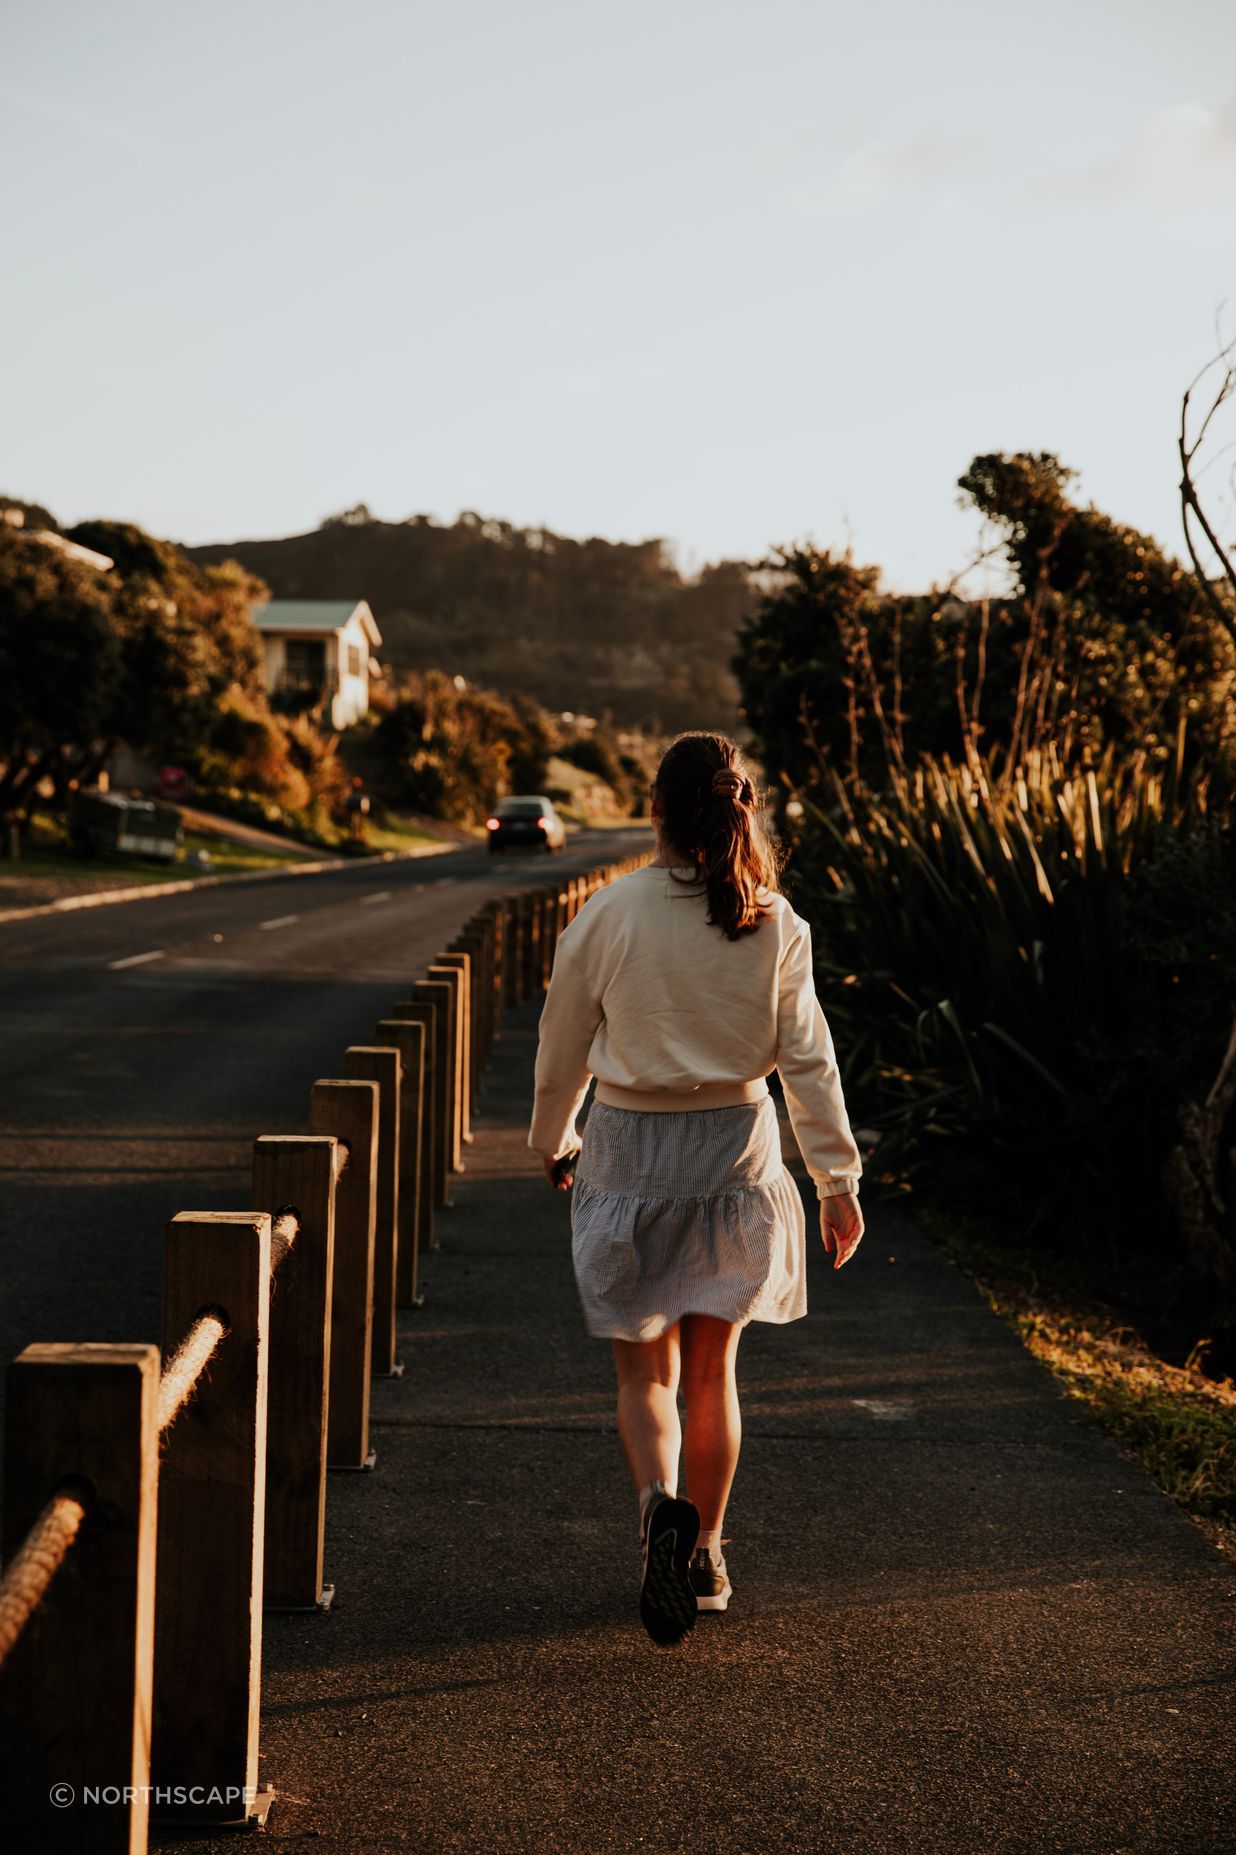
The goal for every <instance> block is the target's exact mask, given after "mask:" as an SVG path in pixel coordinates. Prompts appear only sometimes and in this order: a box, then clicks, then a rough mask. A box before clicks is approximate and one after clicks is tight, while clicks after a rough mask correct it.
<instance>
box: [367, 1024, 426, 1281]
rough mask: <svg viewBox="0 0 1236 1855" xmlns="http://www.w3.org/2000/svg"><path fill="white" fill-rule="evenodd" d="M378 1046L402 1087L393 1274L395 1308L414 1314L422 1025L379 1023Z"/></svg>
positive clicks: (421, 1159)
mask: <svg viewBox="0 0 1236 1855" xmlns="http://www.w3.org/2000/svg"><path fill="white" fill-rule="evenodd" d="M374 1036H375V1037H376V1038H377V1040H378V1042H379V1043H387V1044H392V1045H393V1046H394V1048H395V1049H396V1050H398V1052H399V1061H400V1064H401V1066H402V1073H403V1086H402V1090H401V1099H400V1103H399V1259H398V1268H397V1270H396V1272H395V1300H396V1303H397V1304H398V1305H399V1306H400V1307H409V1308H418V1307H421V1306H423V1305H424V1300H425V1297H424V1295H423V1294H422V1292H421V1285H420V1258H421V1176H422V1168H423V1166H424V1164H425V1146H424V1116H425V1046H426V1042H427V1040H428V1038H427V1032H426V1029H425V1026H424V1025H423V1024H416V1023H412V1022H411V1021H409V1020H406V1019H402V1020H401V1019H399V1018H398V1017H390V1018H383V1019H382V1020H381V1022H380V1023H379V1024H378V1025H377V1027H376V1028H375V1030H374Z"/></svg>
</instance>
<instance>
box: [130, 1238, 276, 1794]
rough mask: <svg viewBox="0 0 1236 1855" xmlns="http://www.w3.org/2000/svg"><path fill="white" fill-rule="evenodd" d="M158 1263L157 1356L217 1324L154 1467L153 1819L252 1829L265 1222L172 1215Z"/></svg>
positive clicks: (266, 1326)
mask: <svg viewBox="0 0 1236 1855" xmlns="http://www.w3.org/2000/svg"><path fill="white" fill-rule="evenodd" d="M163 1259H164V1260H163V1356H164V1358H165V1359H167V1358H170V1357H171V1355H172V1354H173V1353H174V1352H175V1350H176V1348H177V1347H178V1346H179V1345H180V1343H181V1341H182V1340H183V1339H184V1337H185V1335H186V1334H187V1333H188V1332H189V1330H190V1328H191V1327H192V1326H193V1324H194V1322H195V1321H196V1319H197V1318H198V1315H199V1314H201V1313H203V1312H204V1311H207V1310H209V1311H212V1312H213V1311H215V1310H218V1311H219V1312H220V1313H221V1314H222V1315H223V1317H224V1318H225V1320H226V1323H227V1327H226V1331H225V1333H224V1335H223V1338H222V1339H221V1340H220V1341H219V1344H218V1345H217V1346H216V1348H215V1350H214V1352H213V1353H212V1354H211V1357H210V1360H209V1363H208V1364H207V1366H206V1369H205V1371H203V1372H202V1373H201V1375H200V1376H199V1378H198V1381H197V1385H196V1387H195V1389H194V1391H193V1392H192V1394H191V1395H190V1398H189V1401H188V1403H187V1404H185V1405H184V1406H183V1407H182V1409H181V1410H180V1411H179V1412H178V1413H177V1414H176V1416H175V1418H174V1419H173V1421H172V1424H171V1428H170V1430H169V1431H168V1432H167V1441H166V1443H165V1445H164V1449H163V1459H162V1462H161V1464H160V1468H159V1551H158V1596H157V1600H156V1607H155V1683H154V1738H153V1741H152V1744H151V1784H152V1785H153V1786H154V1787H155V1794H154V1808H153V1810H152V1815H154V1816H155V1817H156V1818H158V1819H159V1820H160V1821H173V1822H180V1823H186V1822H201V1823H212V1824H215V1825H217V1826H219V1827H221V1828H222V1827H224V1826H228V1825H238V1824H258V1825H260V1824H261V1823H262V1822H264V1820H265V1817H266V1812H267V1810H268V1809H269V1807H270V1802H271V1792H270V1791H269V1790H259V1784H258V1720H259V1714H260V1709H261V1700H262V1559H263V1545H264V1539H263V1529H264V1526H265V1509H266V1415H267V1412H266V1404H267V1370H268V1346H269V1337H270V1218H269V1217H268V1216H267V1215H266V1213H265V1212H263V1211H216V1212H208V1211H182V1212H181V1213H180V1215H179V1216H178V1217H174V1218H173V1219H172V1221H171V1223H170V1224H169V1225H168V1227H167V1238H166V1242H165V1244H164V1250H163ZM198 1786H201V1791H200V1793H199V1794H198V1796H197V1799H196V1801H193V1800H192V1792H193V1791H194V1790H195V1789H196V1787H198ZM181 1787H184V1788H185V1789H186V1790H187V1791H188V1792H189V1793H190V1795H188V1796H186V1797H185V1798H184V1800H183V1801H182V1802H177V1801H176V1795H175V1794H176V1793H178V1792H179V1791H180V1789H181ZM160 1791H161V1792H162V1793H163V1797H164V1799H166V1801H161V1800H160V1796H159V1793H160Z"/></svg>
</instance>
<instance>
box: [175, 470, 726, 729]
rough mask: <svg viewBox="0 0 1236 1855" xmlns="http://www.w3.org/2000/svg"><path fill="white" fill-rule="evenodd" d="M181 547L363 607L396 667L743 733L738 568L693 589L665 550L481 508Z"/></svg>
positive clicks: (565, 704)
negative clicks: (737, 677) (522, 524)
mask: <svg viewBox="0 0 1236 1855" xmlns="http://www.w3.org/2000/svg"><path fill="white" fill-rule="evenodd" d="M185 552H186V553H187V554H188V555H189V556H190V557H191V558H192V559H193V560H197V561H201V562H210V561H221V560H238V561H240V562H241V563H242V564H243V565H244V566H246V567H248V568H249V569H250V571H251V572H253V573H256V574H258V575H260V576H261V578H262V579H263V580H265V581H266V583H267V585H268V586H269V587H270V589H271V592H272V595H273V596H274V597H275V598H277V599H351V598H360V599H367V600H368V602H369V605H370V606H371V608H372V610H373V614H374V617H375V618H376V619H377V621H378V624H379V626H380V627H381V631H382V637H383V645H382V651H381V657H382V661H383V662H384V663H386V664H388V665H390V666H391V668H392V669H394V670H395V671H400V670H410V669H424V668H431V667H432V668H438V669H443V670H446V671H448V672H450V673H452V674H453V673H459V674H461V675H463V676H466V677H467V678H468V679H469V680H470V681H472V682H478V683H483V684H489V685H491V686H492V687H494V688H496V689H500V690H502V691H504V692H505V693H508V694H512V693H515V692H516V691H524V692H526V693H527V694H528V695H531V696H534V697H536V698H537V700H538V701H540V702H543V703H544V704H545V705H546V707H547V708H550V709H553V710H555V711H560V710H563V709H570V710H574V711H576V712H580V713H588V714H594V715H603V714H606V713H608V714H609V715H610V716H611V717H612V720H613V721H614V722H615V723H616V724H618V725H620V726H639V725H646V726H650V727H654V728H657V729H659V730H674V729H679V728H697V727H721V728H725V729H727V730H732V729H734V728H736V727H737V726H738V725H739V715H738V707H737V704H738V691H737V685H736V684H735V682H734V679H733V677H732V675H731V674H730V671H729V667H728V660H729V658H730V657H731V656H732V654H733V651H734V648H735V636H734V634H735V629H736V627H737V625H738V623H739V621H740V619H741V618H742V617H743V616H744V615H745V613H746V612H747V611H748V610H749V608H750V606H751V605H752V603H753V595H752V592H751V588H750V583H749V577H748V576H749V569H748V567H747V565H746V564H745V563H744V562H741V561H723V562H721V563H719V564H718V565H716V566H712V567H706V568H704V569H703V571H702V572H701V573H700V574H699V576H698V577H697V578H696V579H694V580H684V579H683V578H682V576H681V574H680V573H679V572H678V569H677V567H676V566H675V564H674V562H673V559H672V558H671V556H670V554H669V551H668V549H667V547H666V545H665V543H664V542H663V541H660V540H651V541H641V542H623V541H604V540H601V539H598V538H592V539H589V540H585V541H574V540H570V539H569V538H566V537H564V536H561V535H556V534H553V533H551V532H550V531H549V530H547V529H535V528H527V529H525V528H516V527H514V526H513V525H512V524H511V523H509V522H503V521H498V520H494V519H492V518H487V517H482V516H480V515H475V514H472V513H471V512H466V513H465V514H463V515H461V516H460V518H459V520H458V521H456V522H453V523H451V524H449V525H448V524H443V523H438V522H436V521H434V520H433V519H432V518H431V517H429V516H423V515H420V516H413V517H411V518H410V519H409V520H408V521H406V522H379V521H375V520H374V519H373V517H372V516H371V515H370V514H369V512H368V510H367V509H365V508H364V507H363V506H361V507H360V508H357V509H352V510H348V511H347V512H346V514H343V515H339V516H333V517H331V518H329V519H328V520H327V521H325V522H323V524H322V526H321V527H320V528H317V529H314V530H313V532H312V533H310V534H304V535H289V536H286V537H284V538H283V539H281V540H267V541H256V540H254V541H231V542H218V543H212V544H210V545H209V546H205V547H190V548H186V550H185Z"/></svg>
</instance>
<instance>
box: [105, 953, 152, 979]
mask: <svg viewBox="0 0 1236 1855" xmlns="http://www.w3.org/2000/svg"><path fill="white" fill-rule="evenodd" d="M162 958H163V949H162V947H156V948H155V950H154V952H153V953H131V954H130V955H129V957H128V959H127V960H109V961H108V963H107V970H108V972H109V973H119V972H123V971H124V968H125V967H126V966H145V964H146V962H147V960H161V959H162Z"/></svg>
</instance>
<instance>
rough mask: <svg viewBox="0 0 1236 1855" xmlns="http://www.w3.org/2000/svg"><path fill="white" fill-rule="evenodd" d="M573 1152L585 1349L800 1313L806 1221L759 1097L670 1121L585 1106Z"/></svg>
mask: <svg viewBox="0 0 1236 1855" xmlns="http://www.w3.org/2000/svg"><path fill="white" fill-rule="evenodd" d="M582 1140H583V1144H582V1150H581V1152H580V1156H579V1160H578V1162H577V1164H576V1168H575V1184H574V1186H573V1188H572V1191H571V1257H572V1262H573V1264H574V1268H575V1281H576V1285H577V1287H578V1289H579V1298H580V1302H581V1304H582V1307H583V1313H584V1323H585V1325H586V1327H587V1330H588V1332H589V1333H590V1334H592V1335H593V1336H594V1337H595V1338H596V1339H620V1340H655V1339H657V1338H658V1336H659V1335H660V1334H662V1333H664V1332H665V1330H666V1328H667V1327H671V1326H673V1324H674V1322H675V1321H676V1320H677V1319H678V1318H679V1317H680V1316H681V1315H683V1314H713V1315H715V1316H716V1317H717V1318H718V1319H720V1320H728V1321H735V1322H738V1323H739V1324H740V1325H745V1324H746V1323H747V1322H748V1321H751V1320H765V1321H776V1322H784V1321H789V1320H798V1319H799V1318H800V1317H801V1316H802V1315H804V1314H805V1313H806V1312H807V1284H806V1217H805V1214H804V1211H803V1202H802V1198H801V1196H800V1194H799V1190H798V1187H797V1185H796V1184H795V1182H794V1180H793V1179H792V1178H791V1177H790V1174H789V1173H788V1172H787V1171H786V1169H785V1166H784V1164H783V1162H782V1158H781V1136H780V1129H779V1126H778V1122H777V1108H776V1103H775V1101H774V1100H773V1098H772V1096H771V1095H765V1096H764V1097H762V1099H761V1100H759V1101H753V1102H741V1103H739V1104H738V1105H737V1106H735V1107H730V1108H695V1109H687V1110H684V1111H682V1112H681V1113H669V1114H663V1113H659V1112H647V1111H643V1110H640V1109H632V1108H614V1107H611V1106H610V1105H609V1103H608V1102H602V1101H596V1100H594V1101H593V1102H592V1105H591V1107H590V1108H589V1110H588V1118H587V1120H586V1122H585V1124H584V1131H583V1136H582Z"/></svg>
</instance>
